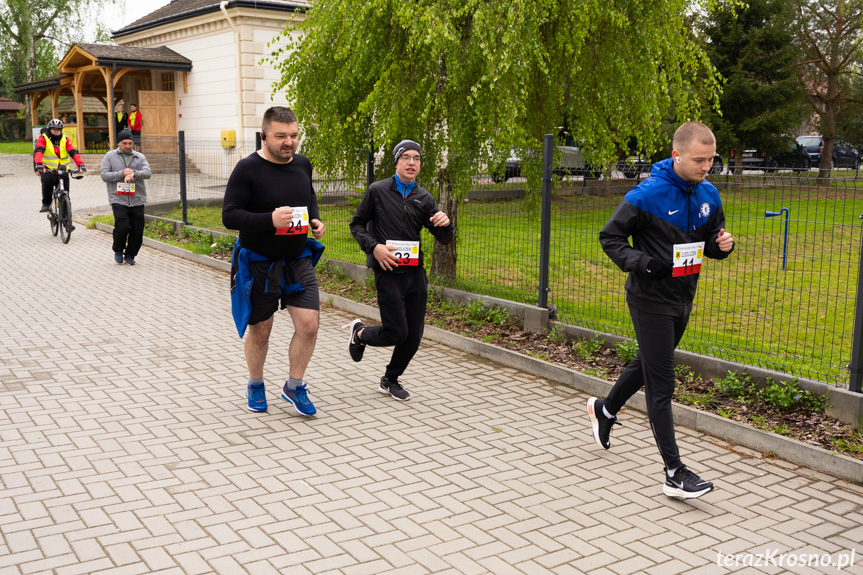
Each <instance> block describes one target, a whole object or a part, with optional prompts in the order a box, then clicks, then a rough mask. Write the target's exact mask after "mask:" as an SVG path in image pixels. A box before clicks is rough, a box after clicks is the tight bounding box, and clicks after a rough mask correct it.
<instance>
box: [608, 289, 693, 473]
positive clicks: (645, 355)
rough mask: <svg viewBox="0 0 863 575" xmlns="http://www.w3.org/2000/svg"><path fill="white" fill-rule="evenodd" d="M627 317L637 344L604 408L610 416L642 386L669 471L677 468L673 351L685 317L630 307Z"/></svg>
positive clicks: (660, 451) (678, 457)
mask: <svg viewBox="0 0 863 575" xmlns="http://www.w3.org/2000/svg"><path fill="white" fill-rule="evenodd" d="M629 315H630V316H631V317H632V326H633V328H635V338H636V340H637V341H638V355H636V356H635V359H633V360H632V361H631V362H629V365H627V366H626V369H624V370H623V373H621V374H620V377H619V378H618V379H617V383H615V384H614V387H613V388H612V389H611V392H610V393H609V394H608V397H607V398H606V400H605V402H606V403H605V407H606V408H607V409H608V411H609V412H610V413H611V414H612V415H614V414H616V413H617V412H618V411H620V408H621V407H623V405H624V404H625V403H626V402H627V401H628V400H629V398H630V397H632V396H633V395H635V393H636V392H637V391H638V390H639V389H641V388H642V387H644V394H645V396H646V400H647V417H648V419H649V420H650V428H651V429H652V430H653V437H654V438H655V439H656V446H657V447H658V448H659V453H660V454H661V455H662V460H663V461H664V462H665V466H666V467H667V468H669V469H676V468H677V467H680V465H681V463H680V452H679V451H678V449H677V441H675V438H674V418H673V416H672V413H671V398H672V396H673V395H674V386H675V384H676V379H675V377H674V349H675V348H676V347H677V344H678V343H680V338H682V337H683V332H684V331H686V325H687V323H688V322H689V316H688V315H687V316H684V317H674V316H670V315H657V314H653V313H647V312H644V311H641V310H638V309H635V308H634V307H632V306H630V308H629Z"/></svg>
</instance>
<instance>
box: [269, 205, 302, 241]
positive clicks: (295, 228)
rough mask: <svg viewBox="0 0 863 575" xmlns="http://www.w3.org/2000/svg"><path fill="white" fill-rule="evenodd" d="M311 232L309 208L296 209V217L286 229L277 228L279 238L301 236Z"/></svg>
mask: <svg viewBox="0 0 863 575" xmlns="http://www.w3.org/2000/svg"><path fill="white" fill-rule="evenodd" d="M308 231H309V208H307V207H306V206H300V207H294V216H293V219H292V220H291V223H290V224H289V225H288V227H286V228H276V235H277V236H300V235H303V234H305V233H308Z"/></svg>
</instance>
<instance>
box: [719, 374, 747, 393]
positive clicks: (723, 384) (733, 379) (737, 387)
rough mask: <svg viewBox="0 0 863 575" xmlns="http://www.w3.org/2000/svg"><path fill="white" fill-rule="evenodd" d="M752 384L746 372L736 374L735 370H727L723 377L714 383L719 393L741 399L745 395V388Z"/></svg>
mask: <svg viewBox="0 0 863 575" xmlns="http://www.w3.org/2000/svg"><path fill="white" fill-rule="evenodd" d="M751 385H752V378H751V377H749V375H747V374H745V373H744V374H743V375H738V374H737V372H736V371H729V372H728V373H727V374H726V376H725V377H723V378H722V379H720V380H719V381H718V382H717V383H716V387H718V388H719V393H720V394H721V395H723V396H725V397H729V398H731V399H742V398H744V397H746V395H747V393H748V392H747V389H748V388H749V387H750V386H751Z"/></svg>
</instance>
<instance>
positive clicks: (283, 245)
mask: <svg viewBox="0 0 863 575" xmlns="http://www.w3.org/2000/svg"><path fill="white" fill-rule="evenodd" d="M283 206H290V207H292V208H293V207H301V206H305V207H307V208H308V210H309V221H310V222H311V220H313V219H317V220H319V219H320V212H319V211H318V200H317V197H316V196H315V190H314V188H313V187H312V164H311V162H310V161H309V159H308V158H307V157H305V156H301V155H299V154H294V156H293V160H291V161H290V162H289V163H287V164H276V163H273V162H270V161H268V160H265V159H264V158H262V157H261V156H260V154H258V153H257V152H255V153H253V154H250V155H249V156H246V157H245V158H243V159H242V160H240V161H239V162H237V165H236V167H235V168H234V171H233V172H232V173H231V177H230V178H228V185H227V187H226V188H225V199H224V200H223V202H222V223H223V224H224V226H225V227H226V228H229V229H232V230H239V231H240V245H242V246H243V247H244V248H246V249H249V250H252V251H253V252H257V253H259V254H261V255H263V256H266V257H268V258H271V259H280V258H295V257H297V256H299V255H300V254H301V253H302V252H303V250H304V249H305V247H306V237H307V236H308V234H303V235H276V228H275V226H273V210H275V209H276V208H280V207H283Z"/></svg>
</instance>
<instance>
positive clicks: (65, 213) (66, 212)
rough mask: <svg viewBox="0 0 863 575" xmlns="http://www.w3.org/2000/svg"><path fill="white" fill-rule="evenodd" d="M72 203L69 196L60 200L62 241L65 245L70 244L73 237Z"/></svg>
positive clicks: (64, 196)
mask: <svg viewBox="0 0 863 575" xmlns="http://www.w3.org/2000/svg"><path fill="white" fill-rule="evenodd" d="M72 229H73V226H72V202H71V201H70V200H69V196H67V195H65V194H64V195H63V197H61V198H60V239H61V240H63V243H64V244H68V243H69V239H70V238H71V237H72Z"/></svg>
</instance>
